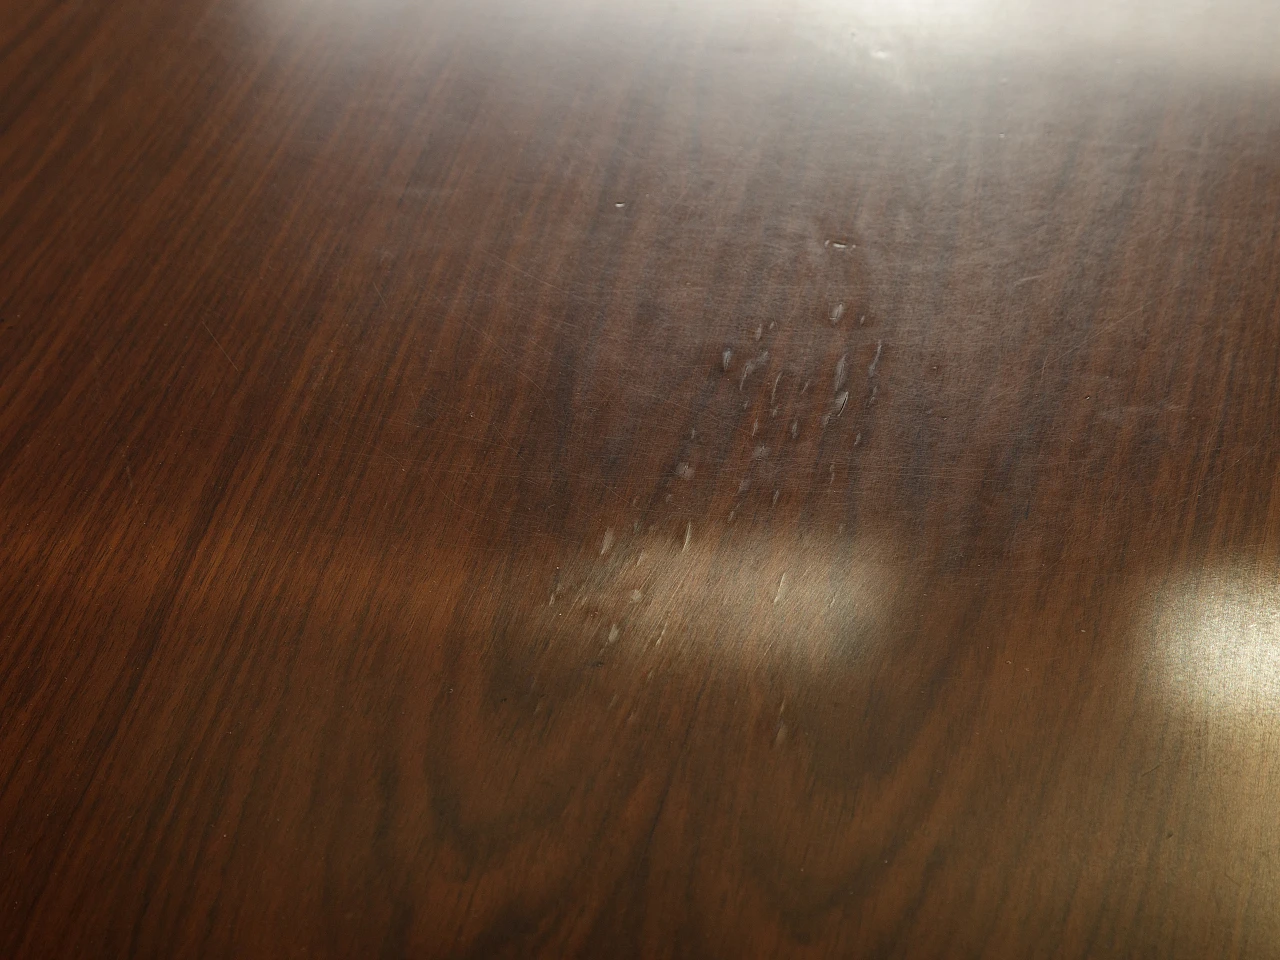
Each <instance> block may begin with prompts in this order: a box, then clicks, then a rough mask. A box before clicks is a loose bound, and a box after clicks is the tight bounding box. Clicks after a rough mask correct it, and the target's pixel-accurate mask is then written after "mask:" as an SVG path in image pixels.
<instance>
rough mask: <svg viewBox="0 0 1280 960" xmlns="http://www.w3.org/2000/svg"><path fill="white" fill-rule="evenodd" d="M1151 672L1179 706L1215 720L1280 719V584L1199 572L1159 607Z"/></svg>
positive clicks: (1169, 590) (1156, 603)
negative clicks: (1236, 716) (1247, 716)
mask: <svg viewBox="0 0 1280 960" xmlns="http://www.w3.org/2000/svg"><path fill="white" fill-rule="evenodd" d="M1146 629H1147V631H1148V636H1149V637H1150V642H1151V645H1152V646H1151V655H1152V660H1151V663H1152V665H1153V666H1154V667H1155V668H1156V670H1157V674H1158V677H1159V681H1160V683H1161V685H1162V688H1163V689H1164V691H1165V692H1166V693H1167V694H1168V695H1169V697H1170V698H1171V699H1172V700H1174V701H1175V702H1176V703H1178V704H1180V705H1184V706H1190V707H1192V708H1196V709H1200V710H1204V711H1206V712H1208V713H1212V714H1224V713H1225V714H1242V713H1243V714H1250V715H1258V714H1266V715H1280V583H1278V582H1276V581H1275V580H1274V579H1271V580H1267V579H1263V578H1261V577H1259V576H1257V575H1256V574H1253V573H1250V572H1247V571H1219V572H1214V573H1204V572H1201V573H1199V574H1198V575H1195V576H1189V577H1186V578H1182V579H1181V580H1180V581H1176V582H1174V583H1172V584H1171V585H1170V586H1168V587H1166V588H1165V589H1163V590H1161V591H1160V593H1159V596H1158V597H1157V598H1155V599H1153V602H1152V605H1151V609H1150V620H1149V622H1148V625H1147V628H1146Z"/></svg>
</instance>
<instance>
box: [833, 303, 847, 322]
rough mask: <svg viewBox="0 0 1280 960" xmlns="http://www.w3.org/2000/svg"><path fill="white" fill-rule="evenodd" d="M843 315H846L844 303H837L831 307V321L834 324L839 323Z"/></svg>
mask: <svg viewBox="0 0 1280 960" xmlns="http://www.w3.org/2000/svg"><path fill="white" fill-rule="evenodd" d="M843 316H844V304H843V303H837V304H836V305H835V306H834V307H832V308H831V323H832V324H833V325H834V324H837V323H839V322H840V318H841V317H843Z"/></svg>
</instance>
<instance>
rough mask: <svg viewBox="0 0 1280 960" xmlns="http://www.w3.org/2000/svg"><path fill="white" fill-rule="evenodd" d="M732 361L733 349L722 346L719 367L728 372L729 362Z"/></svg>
mask: <svg viewBox="0 0 1280 960" xmlns="http://www.w3.org/2000/svg"><path fill="white" fill-rule="evenodd" d="M731 363H733V351H732V350H730V349H729V348H728V347H725V348H724V353H722V354H720V367H721V369H723V370H724V372H725V373H728V372H729V364H731Z"/></svg>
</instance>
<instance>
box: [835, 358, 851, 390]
mask: <svg viewBox="0 0 1280 960" xmlns="http://www.w3.org/2000/svg"><path fill="white" fill-rule="evenodd" d="M848 379H849V355H848V354H847V353H846V354H845V355H844V356H842V357H841V358H840V359H839V360H837V361H836V375H835V382H834V383H833V384H832V386H831V391H832V392H833V393H838V392H839V391H840V388H841V387H843V386H844V385H845V383H846V381H848Z"/></svg>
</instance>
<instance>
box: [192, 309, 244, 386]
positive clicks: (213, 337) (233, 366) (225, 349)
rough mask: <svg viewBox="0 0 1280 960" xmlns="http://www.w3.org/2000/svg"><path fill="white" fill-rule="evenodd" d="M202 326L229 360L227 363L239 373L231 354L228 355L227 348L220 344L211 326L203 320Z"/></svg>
mask: <svg viewBox="0 0 1280 960" xmlns="http://www.w3.org/2000/svg"><path fill="white" fill-rule="evenodd" d="M200 326H202V327H204V332H205V333H207V334H208V335H209V339H210V340H212V341H213V342H214V345H215V346H217V348H218V349H219V350H221V351H222V355H223V356H224V357H226V358H227V363H229V364H231V369H232V370H234V371H235V372H236V373H239V372H240V368H239V367H237V366H236V362H235V361H234V360H232V359H231V354H229V353H227V348H226V347H224V346H223V345H222V344H220V343H218V338H217V337H215V336H214V335H213V331H212V330H210V329H209V325H208V324H207V323H205V322H204V321H203V320H201V321H200Z"/></svg>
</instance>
